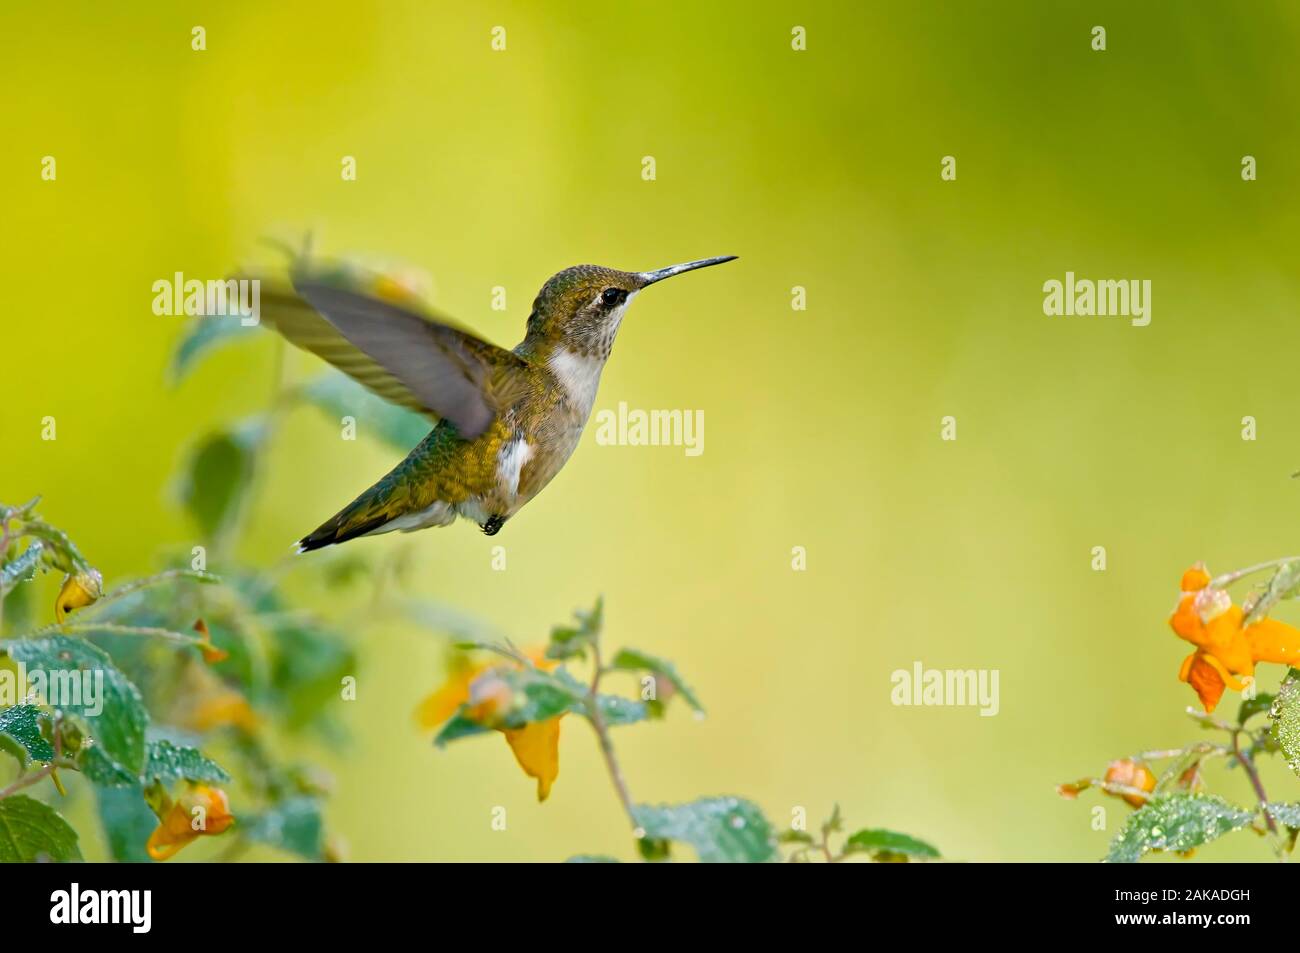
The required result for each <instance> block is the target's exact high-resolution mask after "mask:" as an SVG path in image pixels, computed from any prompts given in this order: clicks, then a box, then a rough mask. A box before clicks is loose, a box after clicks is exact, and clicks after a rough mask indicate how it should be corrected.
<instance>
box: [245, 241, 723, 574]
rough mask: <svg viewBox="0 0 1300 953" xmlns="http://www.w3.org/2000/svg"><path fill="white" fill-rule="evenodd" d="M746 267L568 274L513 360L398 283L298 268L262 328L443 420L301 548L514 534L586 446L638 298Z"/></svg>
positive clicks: (543, 301)
mask: <svg viewBox="0 0 1300 953" xmlns="http://www.w3.org/2000/svg"><path fill="white" fill-rule="evenodd" d="M735 258H736V256H735V255H724V256H722V257H718V258H702V259H699V260H698V261H688V262H685V263H684V264H680V265H670V266H668V267H667V268H660V269H658V270H656V271H619V270H617V269H614V268H605V267H601V266H599V265H575V266H573V267H572V268H566V269H564V270H563V271H561V272H559V273H558V274H556V275H553V276H552V277H551V278H550V279H548V280H547V282H546V283H545V284H544V285H542V289H541V291H540V292H538V295H537V298H536V300H534V301H533V307H532V311H531V313H530V314H529V315H528V325H527V330H526V333H525V334H524V339H523V340H522V341H521V342H519V344H518V345H517V346H516V347H515V348H514V349H513V350H505V349H504V348H501V347H497V346H496V345H494V344H489V343H488V342H487V341H484V340H483V339H482V338H480V337H477V336H476V335H474V334H473V333H471V332H470V331H468V330H465V329H463V328H461V327H459V326H458V325H456V324H455V323H453V322H452V321H450V320H449V319H446V318H444V317H442V316H440V315H437V314H435V313H433V312H431V311H429V310H428V309H427V308H426V307H425V306H424V305H423V303H422V302H421V301H420V300H419V299H418V298H417V297H416V296H414V295H413V294H411V293H410V292H409V291H405V290H404V289H400V288H399V289H397V290H395V285H394V283H393V282H392V281H391V280H388V281H387V282H386V283H385V279H382V278H381V279H379V280H378V281H377V282H372V283H371V284H370V286H368V287H366V288H365V289H364V290H359V289H358V283H357V282H356V281H355V275H352V279H351V280H349V279H347V278H345V277H342V276H344V275H345V272H340V271H338V270H330V269H328V268H324V267H315V266H307V265H303V264H296V265H295V266H294V267H293V268H292V269H291V272H290V275H291V287H281V288H279V289H275V288H271V289H269V290H268V289H267V288H265V287H264V288H263V289H262V292H261V314H260V317H261V320H262V322H263V323H265V324H268V325H270V326H271V327H273V328H274V329H275V330H277V331H278V332H279V333H280V334H281V335H283V336H284V337H285V338H286V339H287V340H288V341H289V342H290V343H292V344H294V345H295V346H297V347H299V348H302V349H303V350H306V351H310V352H311V353H313V354H316V355H317V356H319V357H321V358H323V359H324V360H325V361H327V362H329V363H330V364H333V365H334V366H335V367H337V368H338V369H340V370H342V371H343V372H345V373H346V374H348V375H349V376H351V377H352V378H353V379H355V380H356V381H358V382H359V383H361V384H362V385H364V386H365V387H367V388H369V389H370V390H371V391H373V392H374V393H376V394H378V395H379V396H380V397H382V398H384V399H386V400H388V401H390V402H392V403H394V404H397V405H399V406H402V407H406V408H408V409H410V410H414V411H416V412H418V413H420V414H423V415H425V416H426V417H428V418H429V419H430V420H431V421H432V422H434V426H433V429H432V430H431V431H430V432H429V435H428V436H427V437H425V438H424V440H422V441H421V442H420V443H419V445H417V446H416V447H415V448H414V449H413V450H411V452H410V453H409V454H407V456H406V458H405V459H404V460H402V461H401V462H400V463H399V464H397V466H395V467H393V469H392V470H390V471H389V472H388V473H387V474H385V475H384V476H383V477H381V478H380V479H379V480H378V481H377V482H376V483H375V484H374V485H373V486H371V487H370V488H369V489H367V490H365V491H364V492H363V493H361V495H360V496H358V497H357V498H356V499H355V500H353V501H352V502H351V503H349V504H348V505H347V506H345V507H343V509H341V510H340V511H339V512H338V513H336V514H335V515H334V516H332V517H331V518H330V519H328V520H326V521H325V522H324V523H322V524H321V525H320V526H319V527H318V528H317V529H315V530H313V531H312V532H311V533H308V534H307V535H306V536H304V537H303V538H302V539H301V540H299V541H298V552H300V553H305V552H309V551H311V550H315V549H320V548H322V547H324V546H332V545H334V544H336V543H342V542H346V541H347V540H350V539H355V538H356V537H358V536H374V535H377V534H380V533H391V532H394V531H400V532H412V531H414V530H420V529H424V528H426V527H430V526H447V525H450V524H451V523H453V522H455V520H456V518H457V517H462V518H464V519H469V520H472V521H473V522H475V523H477V524H478V526H479V528H480V529H482V530H483V532H484V533H486V534H487V535H488V536H493V535H495V534H496V533H498V532H500V530H501V527H502V526H504V525H505V523H506V521H507V520H509V519H510V518H511V517H512V516H514V515H515V514H516V513H517V512H519V510H520V508H521V507H523V506H524V504H526V503H528V502H529V501H530V500H531V499H532V498H533V497H535V496H536V495H537V494H538V493H540V492H541V490H542V489H543V488H544V487H545V486H546V485H547V484H548V483H550V482H551V480H552V479H553V478H554V477H555V475H556V474H557V473H559V472H560V469H561V468H562V467H563V466H564V464H565V463H566V462H568V459H569V457H570V456H571V455H572V454H573V451H574V449H575V448H576V447H577V445H578V440H579V438H580V437H581V436H582V432H583V428H584V427H585V426H586V424H587V419H588V417H589V416H590V415H591V410H592V406H593V404H594V403H595V400H596V390H597V388H598V386H599V384H600V375H601V372H602V371H603V370H604V368H605V362H606V361H607V360H608V359H609V354H610V349H611V348H612V347H613V345H614V338H615V336H617V334H618V329H619V326H620V325H621V324H622V322H623V316H624V315H625V314H626V313H627V309H628V306H629V305H631V303H632V300H633V299H634V298H635V297H636V296H637V295H638V294H640V293H641V291H642V290H643V289H644V288H647V287H649V286H650V285H653V284H655V283H657V282H660V281H663V280H664V279H665V278H671V277H673V276H675V275H681V274H685V273H686V272H688V271H695V270H696V269H698V268H707V267H709V266H711V265H720V264H722V263H723V262H728V261H733V260H735ZM300 261H301V260H300Z"/></svg>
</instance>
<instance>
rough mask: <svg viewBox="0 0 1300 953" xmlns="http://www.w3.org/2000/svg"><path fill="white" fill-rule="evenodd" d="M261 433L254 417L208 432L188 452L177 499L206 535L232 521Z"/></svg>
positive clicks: (262, 427)
mask: <svg viewBox="0 0 1300 953" xmlns="http://www.w3.org/2000/svg"><path fill="white" fill-rule="evenodd" d="M264 436H265V425H264V422H263V421H262V420H260V419H258V418H254V419H253V420H251V421H247V422H245V423H244V424H242V425H240V426H239V427H237V428H236V429H234V430H230V431H219V432H217V433H213V434H209V435H208V436H207V437H206V438H204V439H203V440H202V441H200V442H199V443H198V444H197V445H196V446H195V447H194V448H193V450H192V451H191V452H190V454H189V457H188V459H187V460H186V462H185V466H184V476H183V479H182V482H181V485H180V498H181V502H182V503H184V504H185V507H186V508H187V509H188V510H189V511H190V515H191V516H193V517H194V520H195V522H196V523H198V526H199V529H200V530H202V531H203V533H204V534H205V535H206V536H208V537H210V538H211V537H215V536H218V535H220V534H221V533H222V532H224V531H225V530H226V529H228V528H229V527H230V526H232V525H233V524H234V522H235V520H236V518H237V517H238V515H239V511H240V507H241V504H242V503H243V500H244V496H245V493H246V491H247V490H248V487H249V485H250V484H251V483H252V480H253V465H254V461H255V458H256V453H257V450H258V447H259V446H260V445H261V442H262V439H263V437H264Z"/></svg>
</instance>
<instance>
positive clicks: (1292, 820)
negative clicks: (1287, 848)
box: [1264, 804, 1300, 827]
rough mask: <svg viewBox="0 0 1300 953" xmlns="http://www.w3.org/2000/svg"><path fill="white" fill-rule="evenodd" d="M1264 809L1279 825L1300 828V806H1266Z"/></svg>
mask: <svg viewBox="0 0 1300 953" xmlns="http://www.w3.org/2000/svg"><path fill="white" fill-rule="evenodd" d="M1264 809H1265V810H1266V811H1268V813H1269V814H1270V815H1272V817H1273V819H1274V820H1276V821H1277V822H1278V823H1279V824H1284V825H1285V826H1287V827H1300V804H1265V805H1264Z"/></svg>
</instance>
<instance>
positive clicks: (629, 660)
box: [609, 649, 704, 715]
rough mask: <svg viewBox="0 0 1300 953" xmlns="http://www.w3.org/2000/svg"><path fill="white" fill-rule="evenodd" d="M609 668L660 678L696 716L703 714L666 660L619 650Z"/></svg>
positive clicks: (697, 701)
mask: <svg viewBox="0 0 1300 953" xmlns="http://www.w3.org/2000/svg"><path fill="white" fill-rule="evenodd" d="M609 667H610V668H612V669H619V670H621V671H627V672H649V673H650V674H651V675H653V676H654V677H655V678H657V679H659V678H662V679H664V680H665V681H667V682H668V683H669V684H670V685H672V687H673V688H674V689H675V690H676V691H677V692H678V694H680V695H681V696H682V698H684V699H686V704H688V705H690V706H691V709H692V710H693V711H694V712H695V713H696V714H699V715H702V714H704V706H703V705H701V704H700V700H699V698H698V697H696V695H695V692H693V691H692V690H691V687H690V686H689V685H687V684H686V680H685V679H684V678H682V677H681V675H680V674H678V672H677V667H676V666H675V665H673V663H672V662H670V661H668V660H667V659H661V658H659V657H657V656H654V655H651V654H649V653H648V652H642V651H640V650H638V649H620V650H619V652H618V654H617V655H615V656H614V659H613V661H612V662H610V665H609Z"/></svg>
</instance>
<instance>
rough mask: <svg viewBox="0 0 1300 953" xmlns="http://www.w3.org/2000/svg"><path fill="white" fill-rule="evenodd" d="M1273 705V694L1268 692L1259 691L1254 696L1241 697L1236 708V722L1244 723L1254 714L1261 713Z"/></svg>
mask: <svg viewBox="0 0 1300 953" xmlns="http://www.w3.org/2000/svg"><path fill="white" fill-rule="evenodd" d="M1272 707H1273V695H1272V694H1271V693H1269V692H1260V693H1259V694H1258V695H1256V696H1255V697H1254V698H1243V699H1242V700H1241V707H1239V708H1238V709H1237V724H1239V725H1244V724H1245V723H1246V722H1247V721H1249V720H1250V719H1251V718H1254V717H1255V716H1256V715H1261V714H1263V713H1264V712H1266V711H1268V710H1269V709H1270V708H1272Z"/></svg>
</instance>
